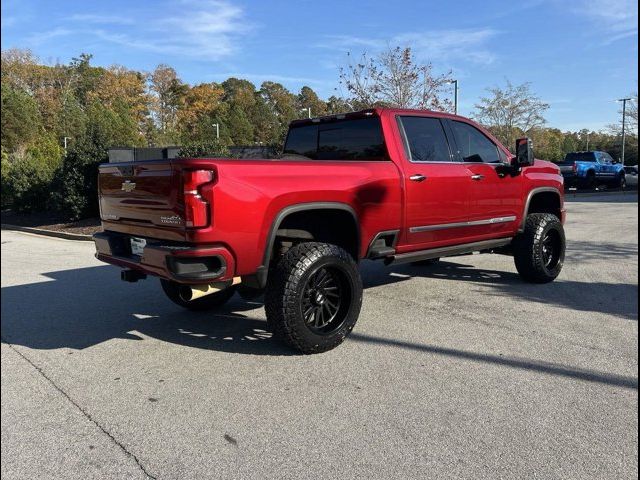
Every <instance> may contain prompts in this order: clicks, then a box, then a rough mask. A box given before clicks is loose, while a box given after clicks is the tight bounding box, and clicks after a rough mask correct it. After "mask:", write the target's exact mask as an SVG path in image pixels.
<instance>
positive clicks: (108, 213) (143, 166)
mask: <svg viewBox="0 0 640 480" xmlns="http://www.w3.org/2000/svg"><path fill="white" fill-rule="evenodd" d="M98 190H99V193H100V216H101V218H102V220H103V222H105V228H107V229H113V230H119V231H124V232H130V231H131V229H127V228H124V227H125V226H136V227H138V228H139V229H138V230H137V231H139V232H140V233H142V232H145V233H146V234H147V235H148V234H149V232H154V231H157V233H158V234H157V235H156V236H157V237H158V238H173V239H177V238H179V237H181V236H182V233H183V232H184V230H185V223H184V220H183V219H184V215H183V212H184V202H183V200H182V195H181V194H182V183H181V177H180V170H179V169H175V168H173V166H172V163H171V161H170V160H159V161H151V162H134V163H119V164H103V165H101V166H100V175H99V179H98ZM118 226H121V228H118ZM133 233H135V231H134V232H133Z"/></svg>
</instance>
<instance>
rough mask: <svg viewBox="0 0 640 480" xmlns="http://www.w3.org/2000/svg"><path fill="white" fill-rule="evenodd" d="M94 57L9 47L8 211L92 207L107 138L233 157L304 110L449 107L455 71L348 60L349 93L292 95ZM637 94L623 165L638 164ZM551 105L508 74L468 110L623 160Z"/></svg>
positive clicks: (544, 150) (5, 74) (4, 134)
mask: <svg viewBox="0 0 640 480" xmlns="http://www.w3.org/2000/svg"><path fill="white" fill-rule="evenodd" d="M351 58H352V59H353V57H351ZM91 60H92V57H91V55H88V54H81V55H79V56H78V57H77V58H73V59H72V60H71V61H70V62H69V63H68V64H60V63H57V64H52V65H46V64H43V63H42V62H41V61H40V60H39V59H38V58H37V57H36V56H34V55H33V54H32V53H31V52H30V51H28V50H21V49H10V50H4V51H2V57H1V87H2V120H1V121H2V125H1V127H2V128H1V150H2V186H1V188H2V207H3V208H7V207H11V208H14V209H16V210H19V211H33V210H37V211H46V210H56V211H60V212H63V213H64V214H65V215H67V216H68V217H70V218H81V217H86V216H92V215H96V214H97V198H96V197H97V195H96V179H97V164H99V163H100V162H103V161H105V160H106V158H107V149H108V147H111V146H170V145H179V146H182V147H183V148H184V150H185V151H187V152H192V151H195V152H201V153H206V154H209V155H227V154H228V151H227V149H228V147H230V146H237V145H263V146H272V147H274V148H279V147H281V145H282V143H283V140H284V137H285V135H286V131H287V127H288V125H289V123H290V122H291V121H292V120H294V119H296V118H301V117H304V116H306V115H307V114H308V111H309V109H310V111H311V114H312V115H313V116H321V115H331V114H337V113H344V112H347V111H352V110H359V109H362V108H370V107H374V106H398V107H411V108H430V109H435V110H444V111H451V110H452V109H453V104H452V102H451V72H447V73H445V74H435V73H434V71H433V67H432V65H431V64H421V63H420V62H417V61H416V59H415V57H414V55H413V53H412V52H411V50H410V49H409V48H389V49H388V50H387V51H385V52H383V53H381V54H380V55H377V56H367V55H363V56H362V57H361V58H359V59H357V60H356V61H354V62H352V63H349V64H347V65H346V66H345V67H344V68H342V69H341V70H340V75H339V84H340V87H341V89H343V90H344V93H343V94H342V95H339V96H338V95H334V96H331V97H329V98H328V99H326V100H323V99H321V98H319V96H318V94H317V93H316V92H315V91H314V90H313V89H312V88H311V87H309V86H304V87H302V88H301V89H300V90H299V91H298V92H291V91H289V90H288V89H287V88H285V87H284V86H283V85H282V84H280V83H277V82H272V81H265V82H263V83H262V84H261V85H260V86H259V87H257V86H256V85H254V84H253V83H251V82H250V81H248V80H246V79H241V78H229V79H227V80H225V81H223V82H221V83H217V82H205V83H199V84H196V85H189V84H188V83H186V82H184V81H183V80H182V79H181V78H180V77H179V75H178V74H177V72H176V71H175V70H174V69H173V68H172V67H170V66H168V65H158V66H157V67H156V68H155V69H154V70H153V71H152V72H148V73H147V72H140V71H136V70H131V69H128V68H125V67H122V66H112V67H109V68H104V67H98V66H94V65H92V63H91ZM635 99H636V101H635V102H632V103H631V108H630V109H629V116H628V120H629V122H631V124H632V127H631V129H630V131H631V132H632V135H631V139H630V141H629V143H628V144H627V160H628V162H627V163H637V95H635ZM548 108H549V106H548V105H547V104H546V103H545V102H543V101H542V100H540V99H539V98H537V97H536V96H535V95H534V94H533V93H532V92H531V90H530V86H529V85H528V84H524V85H516V86H514V85H511V84H510V83H508V82H507V84H506V85H505V86H502V87H495V88H492V89H490V90H488V92H487V96H486V97H484V98H482V99H480V100H479V102H478V104H477V105H476V108H475V110H474V113H473V115H474V117H475V118H476V119H477V120H478V121H480V122H481V123H483V124H485V125H486V126H487V127H488V128H489V129H491V130H492V131H493V133H494V134H496V135H497V137H498V138H499V139H500V140H501V141H503V142H504V143H505V145H508V146H509V147H511V146H512V145H513V143H514V139H515V138H516V137H517V136H520V135H524V134H526V135H529V136H531V137H533V139H534V145H535V147H536V154H537V156H538V157H539V158H545V159H549V160H553V161H558V160H560V159H561V158H563V156H564V154H565V153H566V152H568V151H573V150H584V149H586V148H587V146H588V148H590V149H601V150H607V151H609V152H610V153H611V154H612V155H613V156H614V158H616V157H619V149H620V140H619V137H620V135H619V128H618V126H612V127H611V128H609V129H608V131H605V132H591V131H587V130H581V131H579V132H562V131H560V130H558V129H552V128H547V127H546V126H545V118H544V114H545V112H546V110H547V109H548ZM634 109H635V110H634ZM634 112H635V113H634ZM634 115H635V117H634ZM633 118H635V127H634V126H633ZM634 128H635V130H634Z"/></svg>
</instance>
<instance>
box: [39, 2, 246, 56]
mask: <svg viewBox="0 0 640 480" xmlns="http://www.w3.org/2000/svg"><path fill="white" fill-rule="evenodd" d="M96 26H100V28H92V27H96ZM251 28H252V27H251V25H249V24H248V22H247V21H246V19H245V15H244V11H243V10H242V9H241V8H240V7H237V6H235V5H233V4H231V3H230V2H229V1H228V0H205V1H196V0H181V1H178V2H175V1H174V2H169V3H167V4H166V5H164V6H160V5H158V4H155V3H154V4H153V5H152V7H151V8H148V9H144V8H139V7H137V6H135V4H134V6H133V7H132V8H131V10H130V11H123V12H121V13H120V14H119V15H111V14H104V15H103V14H99V13H98V14H95V13H92V14H83V13H78V14H75V15H72V16H70V17H68V18H65V19H63V21H62V25H61V26H59V27H57V28H54V29H52V30H49V31H45V32H42V33H39V34H36V35H33V36H32V37H31V39H30V40H31V41H32V42H33V43H35V44H37V43H42V42H44V41H46V40H48V39H50V38H54V37H59V36H62V35H78V36H82V37H92V36H93V37H97V38H98V39H100V40H102V41H105V42H109V43H113V44H117V45H121V46H124V47H127V48H132V49H136V50H144V51H148V52H155V53H160V54H164V55H169V56H184V57H196V58H199V59H202V60H210V61H215V60H220V59H222V58H224V57H227V56H229V55H231V54H233V53H234V52H236V51H237V50H238V48H239V42H240V38H241V37H242V36H243V35H246V34H247V33H248V32H249V31H250V30H251Z"/></svg>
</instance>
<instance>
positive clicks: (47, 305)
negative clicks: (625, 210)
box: [0, 262, 637, 389]
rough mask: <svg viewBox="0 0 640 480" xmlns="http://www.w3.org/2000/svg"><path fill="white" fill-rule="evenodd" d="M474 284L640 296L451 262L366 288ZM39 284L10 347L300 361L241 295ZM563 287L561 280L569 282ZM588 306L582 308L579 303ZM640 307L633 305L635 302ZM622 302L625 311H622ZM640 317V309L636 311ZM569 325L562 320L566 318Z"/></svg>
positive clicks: (92, 278) (547, 296) (26, 296)
mask: <svg viewBox="0 0 640 480" xmlns="http://www.w3.org/2000/svg"><path fill="white" fill-rule="evenodd" d="M394 272H402V273H404V274H405V275H408V276H420V277H427V278H438V279H449V280H459V281H472V282H477V283H479V284H487V285H488V284H492V285H493V289H494V292H495V295H498V296H502V295H505V296H507V295H508V296H512V295H519V296H521V297H523V298H526V299H528V300H533V301H539V302H545V303H550V302H551V303H555V304H557V305H559V306H563V307H566V308H577V309H582V310H590V311H599V312H603V313H605V312H606V313H609V314H614V315H617V316H621V317H623V318H629V319H632V318H637V314H635V315H636V316H635V317H634V314H633V312H632V310H633V309H632V306H631V304H630V303H628V302H627V303H622V304H618V305H615V304H613V305H611V304H607V305H606V306H605V305H601V304H593V305H591V304H589V303H586V304H585V303H584V297H583V296H582V295H580V296H575V297H571V296H569V295H568V292H570V291H572V290H578V291H582V293H584V289H585V288H596V289H601V290H602V289H605V290H607V291H608V289H610V290H611V291H610V292H608V293H611V294H612V295H613V294H615V295H619V296H624V295H628V296H629V298H631V299H632V298H633V295H634V292H635V287H633V289H632V286H630V285H609V284H602V283H599V284H598V283H596V284H595V286H593V287H590V285H591V284H584V283H580V282H564V283H565V284H566V285H565V287H566V288H564V287H561V288H559V292H558V293H554V292H553V291H552V290H551V289H547V288H545V286H537V285H534V286H531V285H527V284H525V283H523V282H522V281H521V280H520V279H519V278H518V277H517V275H515V274H512V273H505V272H496V271H490V270H482V269H474V268H471V267H469V266H467V265H464V264H457V263H453V262H441V264H440V265H438V266H435V267H413V266H404V267H398V268H394V269H387V268H385V267H383V266H382V265H379V264H376V265H374V264H372V263H369V264H368V265H365V266H364V268H363V278H364V283H365V288H371V287H375V286H380V285H385V284H391V283H395V282H398V281H402V280H405V279H406V277H404V275H403V276H402V277H404V278H398V277H396V276H394V275H392V274H393V273H394ZM45 276H46V277H47V278H46V279H43V280H44V281H42V282H39V283H31V284H26V285H18V286H10V287H4V288H2V314H1V318H0V321H1V326H2V329H1V330H2V342H3V343H9V344H13V345H21V346H25V347H28V348H32V349H42V350H48V349H59V348H70V349H78V350H80V349H84V348H87V347H91V346H94V345H98V344H100V343H103V342H107V341H109V340H112V339H118V338H120V339H129V340H134V341H135V340H144V337H145V336H146V337H151V338H155V339H158V340H160V341H166V342H170V343H174V344H177V345H183V346H188V347H193V348H199V349H206V350H215V351H222V352H232V353H241V354H252V355H275V356H285V355H295V354H296V353H295V352H292V351H291V350H290V349H288V348H286V347H284V346H282V345H281V344H280V343H278V342H276V341H275V340H273V339H272V338H271V333H270V332H268V331H267V327H266V322H265V320H264V313H263V310H262V309H261V307H262V304H261V303H260V302H259V301H257V302H247V301H245V300H243V299H241V298H240V297H238V296H235V297H234V298H233V299H232V300H231V301H230V302H229V303H228V304H227V305H226V306H225V307H224V308H223V309H222V310H219V311H216V312H215V313H211V312H209V313H195V312H187V311H184V310H182V309H181V308H180V307H178V306H175V305H173V304H172V303H171V302H170V301H169V300H167V299H166V298H165V297H164V295H163V294H162V293H161V291H160V285H159V283H158V282H157V281H155V280H150V281H149V280H148V281H145V282H139V283H137V284H125V283H123V282H120V281H119V280H118V279H117V271H116V270H115V269H113V268H112V267H109V266H99V267H89V268H82V269H76V270H66V271H58V272H52V273H47V274H45ZM561 283H562V282H560V284H561ZM578 299H580V301H578ZM632 301H633V300H629V302H632ZM620 305H622V306H620ZM636 312H637V307H636ZM559 320H561V318H559ZM350 341H356V342H359V343H363V344H383V345H387V346H393V347H398V348H404V349H410V350H418V351H422V352H425V353H430V354H438V355H446V356H449V357H457V358H464V359H467V360H470V361H478V362H485V363H492V364H499V365H503V366H506V367H511V368H519V369H525V370H534V371H538V372H541V373H547V374H553V375H560V376H565V377H571V378H577V379H582V380H589V381H593V382H597V383H605V384H610V385H617V386H622V387H626V388H636V389H637V378H632V377H621V376H616V375H608V374H602V373H599V372H591V371H585V370H581V369H574V368H572V367H566V366H562V365H554V364H548V363H540V362H536V361H533V360H527V359H508V358H504V357H500V356H494V355H487V354H481V353H473V352H467V351H464V350H455V349H448V348H444V347H439V346H435V345H423V344H419V343H412V342H406V341H401V340H395V339H392V338H389V339H387V338H381V337H374V336H370V335H367V334H364V333H359V332H354V333H353V334H352V335H351V336H350Z"/></svg>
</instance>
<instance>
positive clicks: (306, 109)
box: [302, 107, 311, 118]
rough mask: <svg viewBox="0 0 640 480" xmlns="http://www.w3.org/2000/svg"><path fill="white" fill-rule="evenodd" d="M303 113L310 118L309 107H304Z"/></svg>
mask: <svg viewBox="0 0 640 480" xmlns="http://www.w3.org/2000/svg"><path fill="white" fill-rule="evenodd" d="M302 111H303V112H307V115H308V117H309V118H311V107H306V108H303V109H302Z"/></svg>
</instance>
